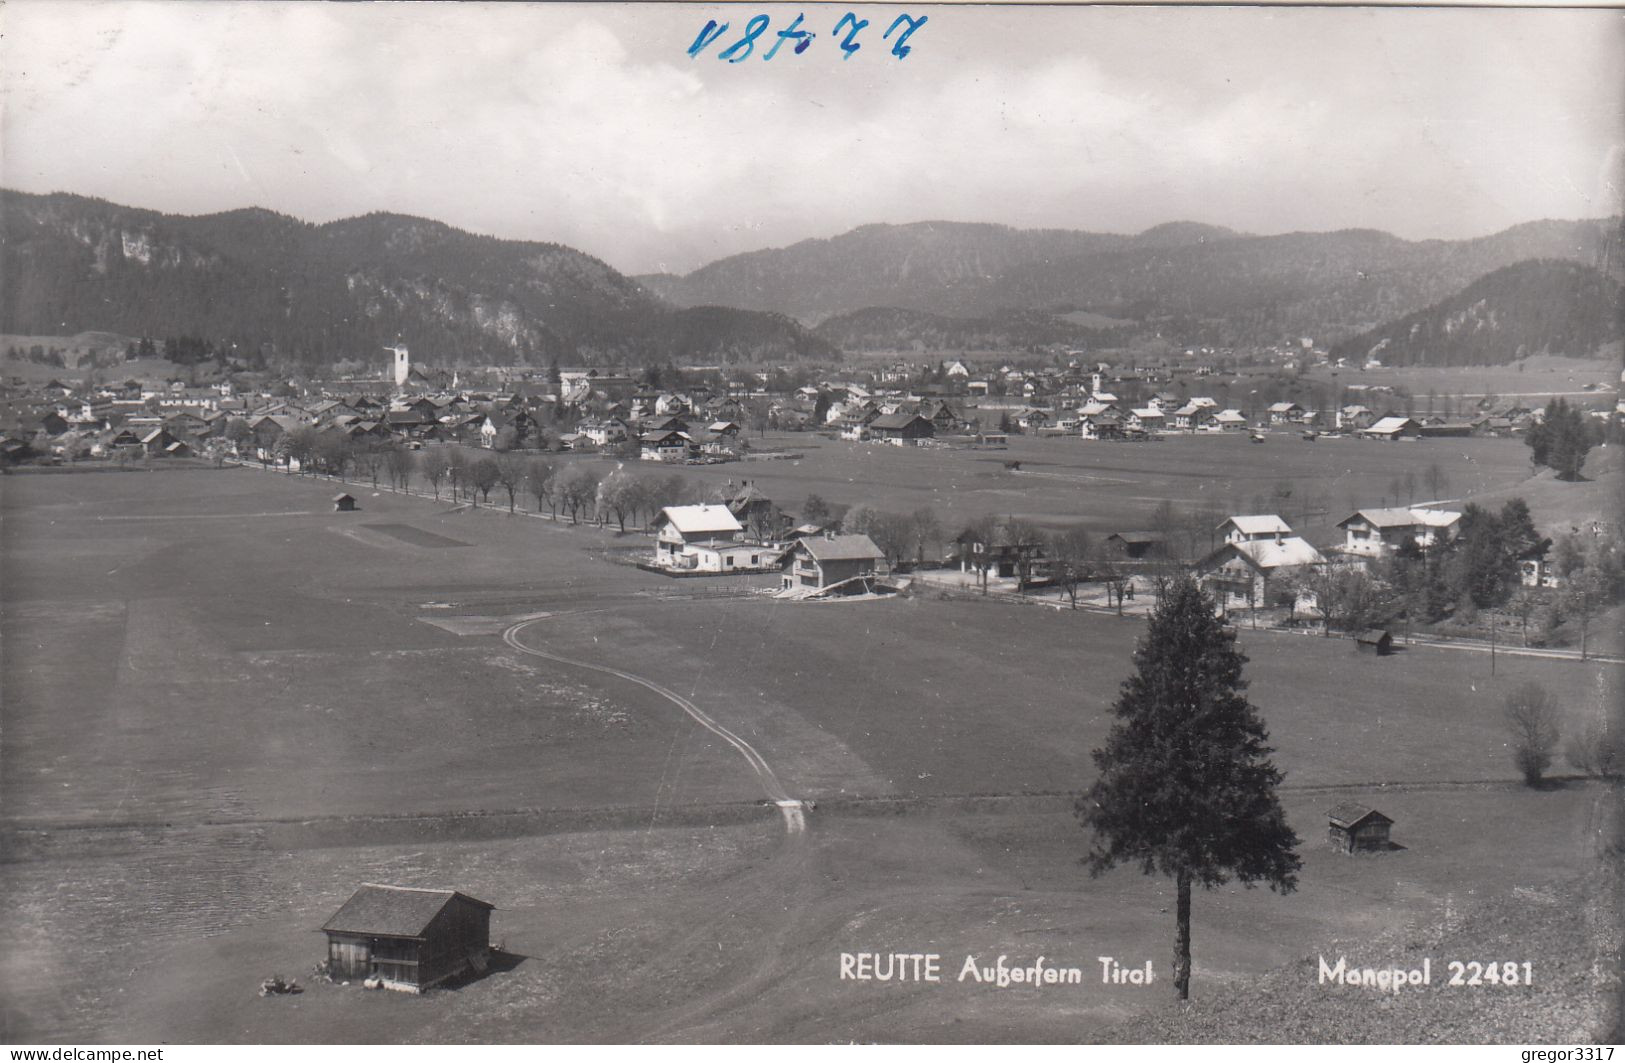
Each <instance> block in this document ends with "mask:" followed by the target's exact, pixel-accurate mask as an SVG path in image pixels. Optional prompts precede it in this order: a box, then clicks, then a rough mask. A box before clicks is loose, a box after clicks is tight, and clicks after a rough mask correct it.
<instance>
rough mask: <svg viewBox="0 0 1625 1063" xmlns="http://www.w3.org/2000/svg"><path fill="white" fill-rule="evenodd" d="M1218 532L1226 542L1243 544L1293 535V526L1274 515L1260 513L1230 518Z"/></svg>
mask: <svg viewBox="0 0 1625 1063" xmlns="http://www.w3.org/2000/svg"><path fill="white" fill-rule="evenodd" d="M1217 530H1218V532H1219V534H1220V535H1222V536H1223V537H1224V541H1225V542H1227V543H1242V542H1254V541H1259V540H1264V539H1280V538H1283V537H1285V536H1288V535H1291V534H1292V525H1290V524H1288V523H1287V522H1286V521H1284V520H1282V519H1281V518H1280V517H1278V516H1276V515H1275V514H1274V513H1259V514H1251V515H1247V516H1240V517H1228V518H1226V519H1225V521H1224V522H1223V523H1222V524H1220V525H1219V527H1218V529H1217Z"/></svg>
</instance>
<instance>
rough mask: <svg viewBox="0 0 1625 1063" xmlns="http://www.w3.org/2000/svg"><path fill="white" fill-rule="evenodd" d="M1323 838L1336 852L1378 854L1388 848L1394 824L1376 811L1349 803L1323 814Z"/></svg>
mask: <svg viewBox="0 0 1625 1063" xmlns="http://www.w3.org/2000/svg"><path fill="white" fill-rule="evenodd" d="M1326 819H1327V827H1326V837H1327V839H1328V840H1329V841H1330V842H1331V843H1332V848H1333V849H1336V850H1338V851H1340V852H1345V853H1355V852H1382V851H1383V850H1385V849H1387V848H1389V846H1390V844H1391V843H1390V842H1389V840H1388V828H1389V827H1391V826H1393V823H1394V821H1393V820H1391V819H1389V818H1388V817H1387V816H1385V815H1383V814H1382V813H1381V812H1378V811H1377V810H1376V809H1372V808H1367V807H1365V806H1364V805H1358V804H1354V803H1353V802H1349V803H1346V804H1341V805H1338V806H1337V807H1336V808H1334V809H1331V810H1330V811H1328V812H1327V813H1326Z"/></svg>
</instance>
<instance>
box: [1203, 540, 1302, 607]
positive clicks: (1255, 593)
mask: <svg viewBox="0 0 1625 1063" xmlns="http://www.w3.org/2000/svg"><path fill="white" fill-rule="evenodd" d="M1325 563H1326V559H1325V557H1323V556H1322V555H1321V553H1320V551H1319V550H1316V549H1315V548H1314V547H1313V546H1311V545H1309V543H1308V541H1306V540H1304V539H1301V538H1299V537H1297V536H1295V535H1293V536H1283V537H1281V538H1278V539H1277V538H1268V539H1253V540H1244V541H1226V542H1225V544H1224V545H1223V546H1221V547H1219V548H1218V549H1217V550H1215V551H1213V552H1212V553H1211V554H1209V555H1207V556H1206V557H1204V558H1203V559H1202V560H1200V561H1198V562H1197V563H1196V564H1195V566H1193V568H1192V574H1193V575H1194V576H1195V577H1196V580H1197V582H1198V583H1199V584H1200V585H1201V587H1202V589H1203V590H1205V591H1207V592H1208V593H1209V594H1210V595H1212V596H1213V600H1214V603H1215V604H1216V605H1218V606H1219V608H1220V609H1221V610H1223V611H1225V612H1229V611H1230V610H1231V609H1238V608H1252V609H1261V608H1266V607H1268V606H1270V605H1273V604H1280V602H1281V601H1282V600H1283V598H1286V599H1291V600H1295V599H1296V597H1297V595H1296V591H1295V589H1294V588H1293V587H1292V586H1291V581H1292V579H1293V578H1294V577H1295V576H1297V575H1300V574H1302V573H1304V572H1306V571H1308V570H1309V569H1310V568H1312V567H1313V566H1316V565H1323V564H1325Z"/></svg>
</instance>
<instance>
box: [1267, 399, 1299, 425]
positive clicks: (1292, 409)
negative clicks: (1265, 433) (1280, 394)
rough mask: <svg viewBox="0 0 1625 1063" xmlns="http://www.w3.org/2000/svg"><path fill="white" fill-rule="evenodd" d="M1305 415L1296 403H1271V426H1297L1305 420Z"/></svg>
mask: <svg viewBox="0 0 1625 1063" xmlns="http://www.w3.org/2000/svg"><path fill="white" fill-rule="evenodd" d="M1303 414H1304V409H1303V407H1302V406H1299V405H1298V404H1297V403H1295V402H1272V403H1270V408H1269V417H1270V424H1297V423H1298V422H1299V421H1302V420H1303Z"/></svg>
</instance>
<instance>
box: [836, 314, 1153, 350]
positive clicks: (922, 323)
mask: <svg viewBox="0 0 1625 1063" xmlns="http://www.w3.org/2000/svg"><path fill="white" fill-rule="evenodd" d="M1102 320H1103V321H1104V320H1109V319H1102ZM1123 325H1124V326H1126V327H1124V328H1094V327H1089V326H1086V325H1082V324H1078V323H1076V322H1072V321H1067V320H1065V319H1063V318H1059V317H1056V316H1055V315H1054V314H1050V313H1047V312H1045V311H1043V310H1002V311H999V312H997V313H994V314H991V315H989V316H987V317H979V318H957V317H947V316H945V315H943V314H930V313H926V312H925V311H923V310H903V309H900V308H898V307H891V306H875V307H866V308H864V309H862V310H854V311H853V312H852V313H850V314H838V315H836V316H835V317H831V318H828V319H826V320H825V321H823V322H822V323H821V324H820V325H819V326H818V327H817V328H815V329H813V333H814V335H817V336H819V337H821V338H823V339H825V340H828V341H829V342H830V343H832V344H834V345H835V346H837V347H839V348H841V349H842V350H848V351H909V350H932V351H943V350H951V351H1000V350H1020V349H1022V348H1026V347H1036V346H1041V345H1047V344H1053V343H1064V344H1069V345H1092V346H1110V345H1112V344H1115V343H1118V342H1121V341H1122V340H1123V339H1125V338H1126V337H1127V336H1128V335H1130V334H1131V333H1132V332H1133V330H1134V329H1135V323H1134V322H1132V321H1129V322H1124V323H1123Z"/></svg>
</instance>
